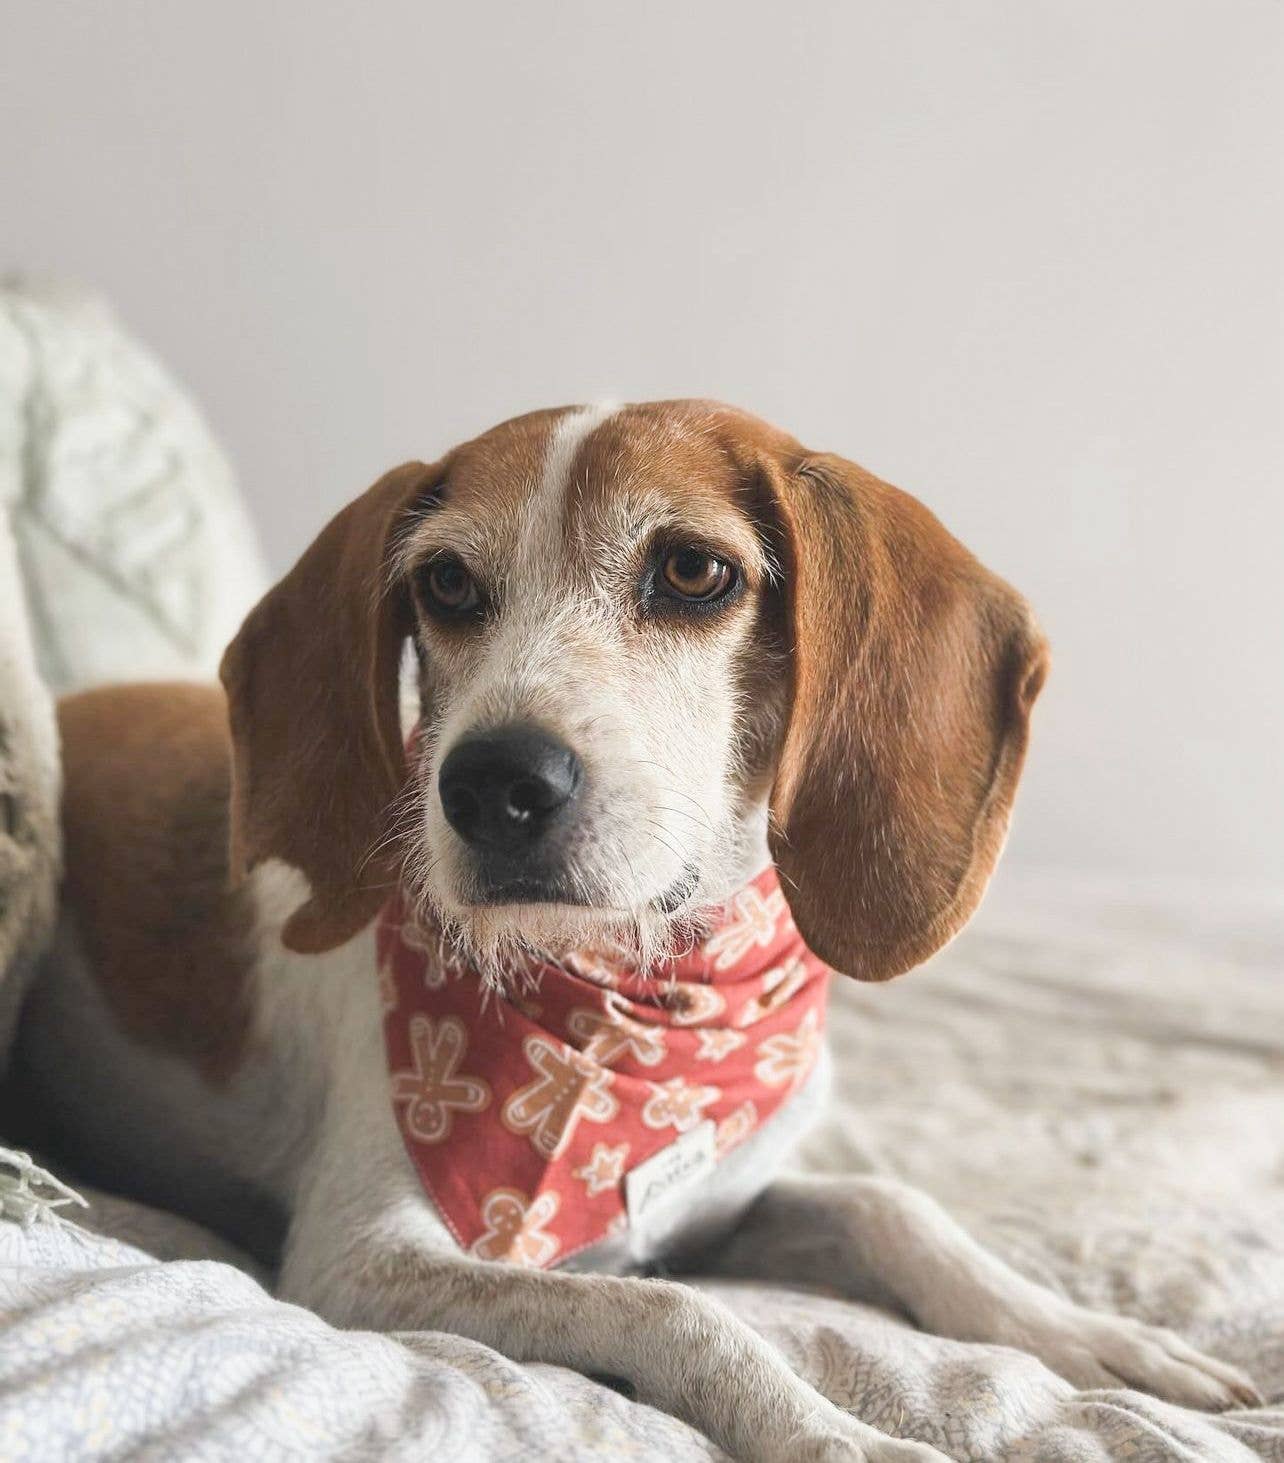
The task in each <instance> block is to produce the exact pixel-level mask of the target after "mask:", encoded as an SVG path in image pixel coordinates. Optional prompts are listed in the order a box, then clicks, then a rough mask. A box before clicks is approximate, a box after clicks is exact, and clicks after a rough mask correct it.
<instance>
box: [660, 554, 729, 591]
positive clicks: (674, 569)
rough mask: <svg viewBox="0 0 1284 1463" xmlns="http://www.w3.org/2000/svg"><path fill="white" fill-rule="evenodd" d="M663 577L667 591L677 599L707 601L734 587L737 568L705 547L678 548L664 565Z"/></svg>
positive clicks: (661, 571) (669, 555)
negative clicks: (706, 550) (707, 550)
mask: <svg viewBox="0 0 1284 1463" xmlns="http://www.w3.org/2000/svg"><path fill="white" fill-rule="evenodd" d="M660 577H661V578H662V580H663V581H664V589H665V591H666V592H667V593H669V594H671V595H673V596H675V597H676V598H678V599H685V600H697V601H701V602H705V603H707V602H708V601H710V600H715V599H721V598H722V596H723V595H724V594H726V593H727V591H728V590H729V589H731V588H732V586H733V585H734V584H735V580H736V571H735V570H734V569H733V568H732V567H731V565H730V564H728V563H727V561H726V560H725V559H719V558H718V557H717V556H716V555H714V554H710V553H706V552H705V550H704V549H694V548H688V549H674V550H673V551H672V552H671V553H669V554H667V555H666V556H665V558H664V562H663V563H662V564H661V565H660Z"/></svg>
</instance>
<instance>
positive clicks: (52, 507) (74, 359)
mask: <svg viewBox="0 0 1284 1463" xmlns="http://www.w3.org/2000/svg"><path fill="white" fill-rule="evenodd" d="M5 506H7V507H8V509H9V514H10V520H11V525H12V531H13V538H14V540H15V542H16V545H17V551H18V556H19V560H20V562H21V566H22V571H23V579H24V582H25V586H26V593H27V599H28V608H29V614H30V620H31V626H32V633H33V635H34V638H35V647H36V661H37V664H38V666H39V668H40V670H41V672H42V674H43V676H44V678H45V680H46V682H47V683H48V684H49V685H50V686H52V687H53V688H54V689H55V690H56V691H59V692H62V691H67V690H72V689H77V688H79V687H83V686H87V685H93V684H95V683H98V682H102V681H111V680H139V679H156V678H163V677H171V676H177V677H201V678H207V677H210V676H212V675H213V674H214V672H215V670H216V668H217V665H218V660H219V656H220V655H221V654H222V650H223V647H224V645H225V644H226V643H227V642H228V640H230V639H231V637H232V635H233V634H234V633H235V631H236V629H237V627H238V626H239V624H240V622H241V619H242V617H243V616H244V614H245V612H246V610H247V609H248V608H249V607H250V605H252V604H253V602H254V601H255V600H256V599H257V598H258V596H259V595H260V594H261V593H262V591H263V589H264V587H265V582H266V581H265V575H264V572H263V567H262V561H261V559H260V556H259V550H258V546H257V543H256V542H255V538H254V534H253V531H252V529H251V527H250V523H249V520H248V518H247V516H246V513H245V511H244V508H243V506H242V503H241V501H240V498H239V495H238V493H237V489H236V485H235V483H234V481H233V478H232V473H231V470H230V469H229V467H228V464H227V461H226V460H225V458H224V457H223V455H222V453H221V452H220V451H219V449H218V447H217V446H216V445H215V443H214V441H213V439H212V438H211V436H210V434H209V431H208V429H207V428H206V426H205V423H204V422H203V421H202V419H201V417H200V414H199V413H198V412H197V410H196V408H195V407H194V406H193V404H192V403H191V401H189V400H188V398H187V397H186V396H185V395H184V393H183V392H182V391H181V390H180V389H179V388H178V386H176V385H175V383H174V382H173V381H172V380H171V378H170V377H169V375H168V374H167V373H166V372H165V370H164V369H163V368H162V367H161V366H160V365H159V364H158V363H157V362H156V361H155V360H154V359H152V357H151V356H150V355H149V354H148V353H147V352H146V351H144V350H143V349H142V348H141V347H140V346H139V345H137V344H136V343H135V342H134V341H133V340H131V339H130V338H129V337H128V336H127V335H125V334H124V333H123V332H122V331H121V329H120V328H119V326H118V325H117V324H116V323H115V321H114V320H113V319H112V317H111V315H110V313H109V312H108V311H107V310H106V308H105V307H104V306H102V305H101V304H100V303H97V302H95V301H93V300H92V299H88V298H86V297H84V296H80V297H77V296H75V295H73V294H70V293H68V292H66V291H64V292H62V293H55V292H53V291H51V290H49V289H44V290H40V289H36V288H34V287H32V286H29V285H27V286H24V285H22V284H18V283H14V282H9V283H8V284H4V283H3V282H0V507H5Z"/></svg>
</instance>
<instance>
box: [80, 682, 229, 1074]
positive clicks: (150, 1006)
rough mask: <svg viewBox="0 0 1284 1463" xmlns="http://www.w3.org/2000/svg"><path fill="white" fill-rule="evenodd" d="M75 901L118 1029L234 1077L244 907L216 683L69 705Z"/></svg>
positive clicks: (117, 692)
mask: <svg viewBox="0 0 1284 1463" xmlns="http://www.w3.org/2000/svg"><path fill="white" fill-rule="evenodd" d="M58 719H59V726H60V729H61V732H62V744H63V777H64V783H63V830H64V836H65V843H66V855H65V856H66V875H65V892H66V897H67V900H68V902H69V906H70V908H71V910H72V912H73V916H74V918H75V921H76V925H77V927H78V930H79V933H80V936H81V939H82V941H83V944H84V949H85V954H86V955H87V957H88V959H89V962H90V966H91V969H92V971H93V974H94V978H95V979H96V980H97V982H98V984H99V986H100V988H101V989H102V992H103V995H104V997H105V998H106V1001H107V1004H108V1005H109V1007H110V1008H111V1010H112V1011H113V1013H114V1014H115V1016H116V1018H117V1020H118V1021H119V1022H120V1024H121V1026H122V1027H123V1028H124V1029H125V1030H126V1031H128V1032H129V1033H130V1034H131V1035H132V1036H134V1037H135V1038H137V1039H138V1040H139V1041H142V1042H146V1043H148V1044H149V1045H152V1046H157V1047H163V1048H164V1049H165V1050H167V1051H170V1052H173V1053H174V1054H175V1055H177V1056H181V1057H183V1058H184V1059H186V1060H187V1061H189V1062H191V1063H192V1064H193V1065H195V1066H196V1067H198V1068H199V1069H200V1071H201V1072H202V1073H203V1074H204V1075H205V1076H206V1077H207V1078H208V1079H210V1080H211V1081H215V1082H217V1081H224V1080H226V1079H227V1078H228V1077H229V1076H230V1075H231V1073H232V1072H233V1071H234V1070H235V1069H236V1067H237V1066H238V1064H239V1063H240V1061H241V1058H242V1056H243V1053H244V1050H245V1045H246V1041H247V1039H248V1035H249V1027H250V1009H249V991H248V975H249V971H250V968H251V964H252V952H251V911H250V906H249V901H248V897H247V896H246V895H245V894H244V893H243V892H242V893H234V892H232V891H231V890H230V889H229V881H228V862H227V848H228V839H227V818H228V790H229V786H230V781H231V751H230V744H229V740H228V731H227V708H226V702H225V700H224V697H223V694H222V692H221V691H219V690H218V689H217V688H216V687H207V686H189V685H138V686H113V687H107V688H104V689H102V690H96V691H88V692H84V693H82V694H80V695H78V696H72V697H69V698H68V699H67V700H65V701H64V702H63V703H62V704H61V706H60V707H59V712H58Z"/></svg>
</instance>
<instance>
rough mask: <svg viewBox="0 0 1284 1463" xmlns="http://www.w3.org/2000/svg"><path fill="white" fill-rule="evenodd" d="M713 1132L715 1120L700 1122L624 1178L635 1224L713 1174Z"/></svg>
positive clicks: (714, 1159) (716, 1159) (625, 1193)
mask: <svg viewBox="0 0 1284 1463" xmlns="http://www.w3.org/2000/svg"><path fill="white" fill-rule="evenodd" d="M714 1132H715V1126H714V1124H713V1122H712V1121H709V1120H706V1121H705V1122H703V1123H697V1125H696V1126H695V1127H694V1128H692V1129H691V1131H690V1132H689V1133H683V1135H682V1136H681V1137H680V1138H678V1139H676V1140H675V1141H674V1142H672V1143H670V1144H669V1146H668V1147H667V1148H661V1149H660V1151H659V1152H658V1153H656V1154H654V1155H652V1157H650V1158H648V1159H647V1161H646V1162H645V1163H639V1164H638V1166H637V1167H636V1168H635V1169H632V1170H631V1171H630V1172H629V1173H627V1174H626V1175H625V1176H624V1199H625V1203H626V1204H627V1205H628V1211H629V1219H630V1220H632V1221H633V1223H635V1224H636V1223H637V1222H638V1221H639V1220H640V1219H642V1218H643V1217H644V1216H645V1215H647V1214H650V1213H651V1211H652V1210H654V1209H658V1208H660V1207H662V1206H663V1205H665V1204H668V1203H669V1202H670V1201H671V1200H673V1199H675V1198H677V1197H678V1196H679V1195H680V1194H683V1193H685V1192H686V1190H687V1189H688V1188H689V1187H690V1186H691V1185H692V1184H694V1183H695V1182H696V1181H697V1180H699V1179H702V1178H705V1177H706V1176H707V1175H708V1174H711V1173H712V1172H713V1170H714V1169H715V1168H716V1167H717V1164H718V1156H717V1151H716V1149H715V1146H714Z"/></svg>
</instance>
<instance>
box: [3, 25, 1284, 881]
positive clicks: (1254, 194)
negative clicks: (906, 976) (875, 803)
mask: <svg viewBox="0 0 1284 1463" xmlns="http://www.w3.org/2000/svg"><path fill="white" fill-rule="evenodd" d="M1279 26H1280V8H1279V6H1278V4H1277V3H1275V0H1203V3H1192V0H1063V3H1047V0H1002V3H994V0H992V3H978V0H970V3H967V4H950V3H946V0H941V3H924V0H895V3H893V0H878V3H875V0H833V3H818V0H814V3H793V4H789V5H785V4H777V5H766V4H760V3H753V0H738V3H684V4H671V3H664V0H661V3H648V4H646V5H629V6H625V5H619V4H613V3H609V0H592V3H544V4H540V3H533V0H525V3H512V4H501V5H487V4H478V3H472V4H468V5H457V6H450V7H445V6H436V5H431V4H427V3H424V0H367V3H365V4H362V5H356V4H342V5H339V4H334V3H317V0H306V3H305V0H286V3H281V0H277V3H262V4H255V5H248V4H244V3H238V4H228V3H217V4H216V3H199V4H196V3H174V0H160V3H135V0H117V3H115V4H112V5H101V4H84V3H57V4H54V3H49V0H43V3H35V0H19V3H14V0H9V3H8V4H6V6H5V7H4V9H3V12H0V109H2V110H3V117H0V184H2V189H0V198H2V199H3V200H4V203H3V204H2V205H0V251H3V252H4V253H5V254H7V256H8V259H7V261H6V260H0V262H8V263H10V264H14V265H21V266H24V267H26V268H29V269H35V270H38V271H41V272H44V273H54V274H62V275H71V276H78V277H80V278H82V279H84V280H87V281H91V282H93V283H95V284H97V285H98V286H99V287H101V288H102V289H103V290H105V291H106V292H108V293H109V294H110V295H111V296H112V297H113V298H114V299H115V301H116V302H117V304H118V306H119V308H120V310H121V312H122V314H123V315H124V316H125V318H126V319H127V320H128V321H129V322H130V323H131V324H132V325H133V326H134V327H135V328H136V329H137V330H138V331H139V332H140V333H141V334H143V335H144V336H145V337H146V338H148V339H149V340H150V341H151V342H152V343H153V344H154V345H155V346H156V347H157V348H158V349H159V350H160V351H161V352H162V353H163V355H164V356H165V357H166V358H167V359H168V360H169V361H170V362H171V363H172V364H173V365H174V366H175V368H176V369H177V370H178V372H179V374H180V375H181V376H183V377H184V378H185V379H186V380H187V382H188V383H189V384H190V385H191V386H192V387H193V388H194V389H195V390H196V392H197V393H198V394H199V396H200V397H201V399H202V400H203V401H204V403H205V405H206V407H207V410H208V413H209V415H210V417H211V418H212V420H213V422H214V425H215V427H216V428H217V430H218V431H219V432H220V433H221V435H222V436H223V438H224V440H225V441H226V443H227V444H228V445H229V447H230V449H231V451H232V453H233V455H234V457H235V459H236V461H237V463H238V464H239V466H240V469H241V471H242V474H243V477H244V481H245V483H246V485H247V488H248V490H249V492H250V493H251V495H252V499H253V503H254V506H255V508H256V510H257V513H258V517H259V519H260V522H261V524H262V527H263V531H264V534H265V536H266V540H267V544H268V548H269V552H270V554H271V555H272V557H273V559H274V561H275V562H276V564H278V565H280V566H284V565H285V564H286V563H287V562H288V561H289V560H290V559H291V557H292V556H293V555H294V554H295V553H296V552H297V551H298V550H299V549H300V548H301V547H302V545H303V544H304V542H305V541H306V539H307V538H308V537H309V536H310V535H311V534H312V532H313V531H314V530H315V529H316V528H317V527H318V526H319V525H320V523H321V522H322V520H323V519H324V518H325V517H326V516H327V515H328V514H329V512H330V511H331V510H333V509H334V508H336V507H337V506H338V505H339V504H340V503H342V502H343V501H344V500H345V499H346V498H348V497H350V496H351V495H353V494H354V492H355V491H356V490H357V489H359V488H360V487H362V486H363V485H364V484H365V483H366V482H367V481H369V480H370V479H372V478H373V477H374V476H375V475H376V473H377V472H378V471H379V470H380V469H381V468H382V467H384V466H385V465H387V464H388V463H390V462H392V461H393V460H397V459H400V458H402V457H406V456H411V455H427V454H434V453H436V452H438V451H439V450H440V449H441V448H443V447H444V446H446V445H448V444H449V443H450V442H451V441H452V439H455V438H458V437H459V436H461V435H462V434H465V433H469V432H471V431H473V430H474V429H476V428H480V427H482V426H484V425H488V424H489V423H490V422H492V421H494V420H497V419H499V418H501V417H504V416H507V415H509V414H511V413H513V412H517V411H520V410H522V409H524V408H527V407H531V406H536V405H545V404H549V403H552V402H558V401H565V400H580V399H585V398H591V397H594V396H598V395H603V394H612V395H619V396H622V397H625V398H630V397H632V398H636V397H647V396H655V395H677V394H701V395H714V396H719V397H724V398H726V399H729V400H732V401H735V402H737V403H739V404H742V405H744V406H747V407H750V408H753V409H755V410H757V411H759V412H760V413H762V414H763V415H765V416H768V417H772V418H775V419H777V420H778V421H780V422H781V423H782V424H784V425H786V426H788V427H789V428H791V429H792V430H793V431H795V432H796V433H797V434H798V435H800V436H801V437H802V438H803V439H804V440H805V441H806V442H808V443H809V444H810V445H812V446H814V447H817V448H826V449H832V450H837V451H841V452H843V453H846V454H847V455H849V456H854V457H857V458H859V459H860V460H862V461H863V462H865V463H866V464H867V465H868V466H870V467H872V468H873V469H875V470H876V471H878V472H880V473H881V474H882V475H884V476H886V477H888V478H890V479H891V480H893V481H894V482H897V483H900V484H902V485H903V486H905V487H908V488H910V489H912V490H914V491H916V492H917V493H918V494H919V495H920V496H921V497H923V498H925V499H926V500H927V501H928V502H929V503H930V504H931V505H932V506H933V507H934V508H936V510H937V511H938V512H939V513H940V514H941V516H942V517H943V518H944V519H945V520H946V522H947V523H948V524H949V525H950V526H951V527H952V528H953V529H954V530H955V531H956V532H957V533H958V534H959V535H960V537H962V538H963V539H964V540H965V541H967V542H968V543H969V544H970V545H971V546H972V547H973V548H975V549H976V550H977V551H978V552H979V553H980V554H981V556H982V557H983V558H985V559H986V560H987V561H988V562H990V563H991V564H992V565H993V566H994V567H996V568H998V569H999V570H1000V571H1002V572H1003V573H1005V574H1007V575H1008V576H1009V577H1010V578H1011V579H1012V580H1014V581H1015V582H1016V583H1017V584H1018V585H1019V586H1020V587H1021V588H1022V589H1023V590H1025V591H1026V592H1027V593H1028V594H1029V595H1030V597H1031V598H1032V599H1033V601H1034V602H1035V604H1036V606H1037V607H1038V609H1039V610H1040V612H1041V613H1042V616H1043V618H1044V621H1045V623H1046V626H1047V628H1048V630H1049V632H1050V634H1051V636H1052V639H1053V642H1054V648H1055V654H1056V662H1055V669H1054V674H1053V677H1052V681H1051V683H1050V687H1049V690H1048V692H1047V694H1046V698H1045V701H1044V703H1043V705H1042V707H1041V710H1040V712H1039V714H1038V721H1037V727H1036V738H1035V744H1034V755H1033V762H1032V766H1031V771H1030V775H1029V778H1028V782H1027V785H1026V789H1025V793H1024V797H1023V801H1022V804H1021V809H1020V818H1019V823H1018V827H1017V830H1016V834H1015V836H1014V839H1013V843H1012V846H1011V854H1010V856H1011V857H1012V858H1013V859H1015V860H1017V861H1021V860H1025V861H1030V862H1039V863H1044V864H1048V863H1051V864H1067V865H1070V864H1074V865H1080V866H1088V867H1092V868H1094V869H1098V870H1105V871H1109V870H1114V869H1124V870H1127V871H1131V872H1133V873H1138V874H1163V873H1184V874H1188V875H1197V876H1203V875H1205V874H1210V875H1214V876H1218V877H1221V876H1236V877H1242V878H1249V879H1254V880H1268V879H1276V880H1278V879H1279V878H1280V877H1281V876H1284V837H1281V823H1282V815H1284V755H1282V754H1281V746H1282V745H1284V631H1282V626H1284V612H1282V611H1281V604H1280V598H1281V594H1280V565H1281V554H1282V552H1284V477H1282V474H1281V467H1282V466H1284V463H1282V460H1281V424H1280V418H1281V369H1280V350H1279V346H1280V324H1281V309H1280V304H1281V298H1280V296H1281V291H1280V258H1281V230H1280V224H1281V206H1280V204H1281V199H1280V173H1279V164H1280V161H1281V157H1280V153H1281V146H1280V142H1281V129H1280V122H1281V117H1280V109H1279V96H1280V80H1281V76H1280V30H1279Z"/></svg>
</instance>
